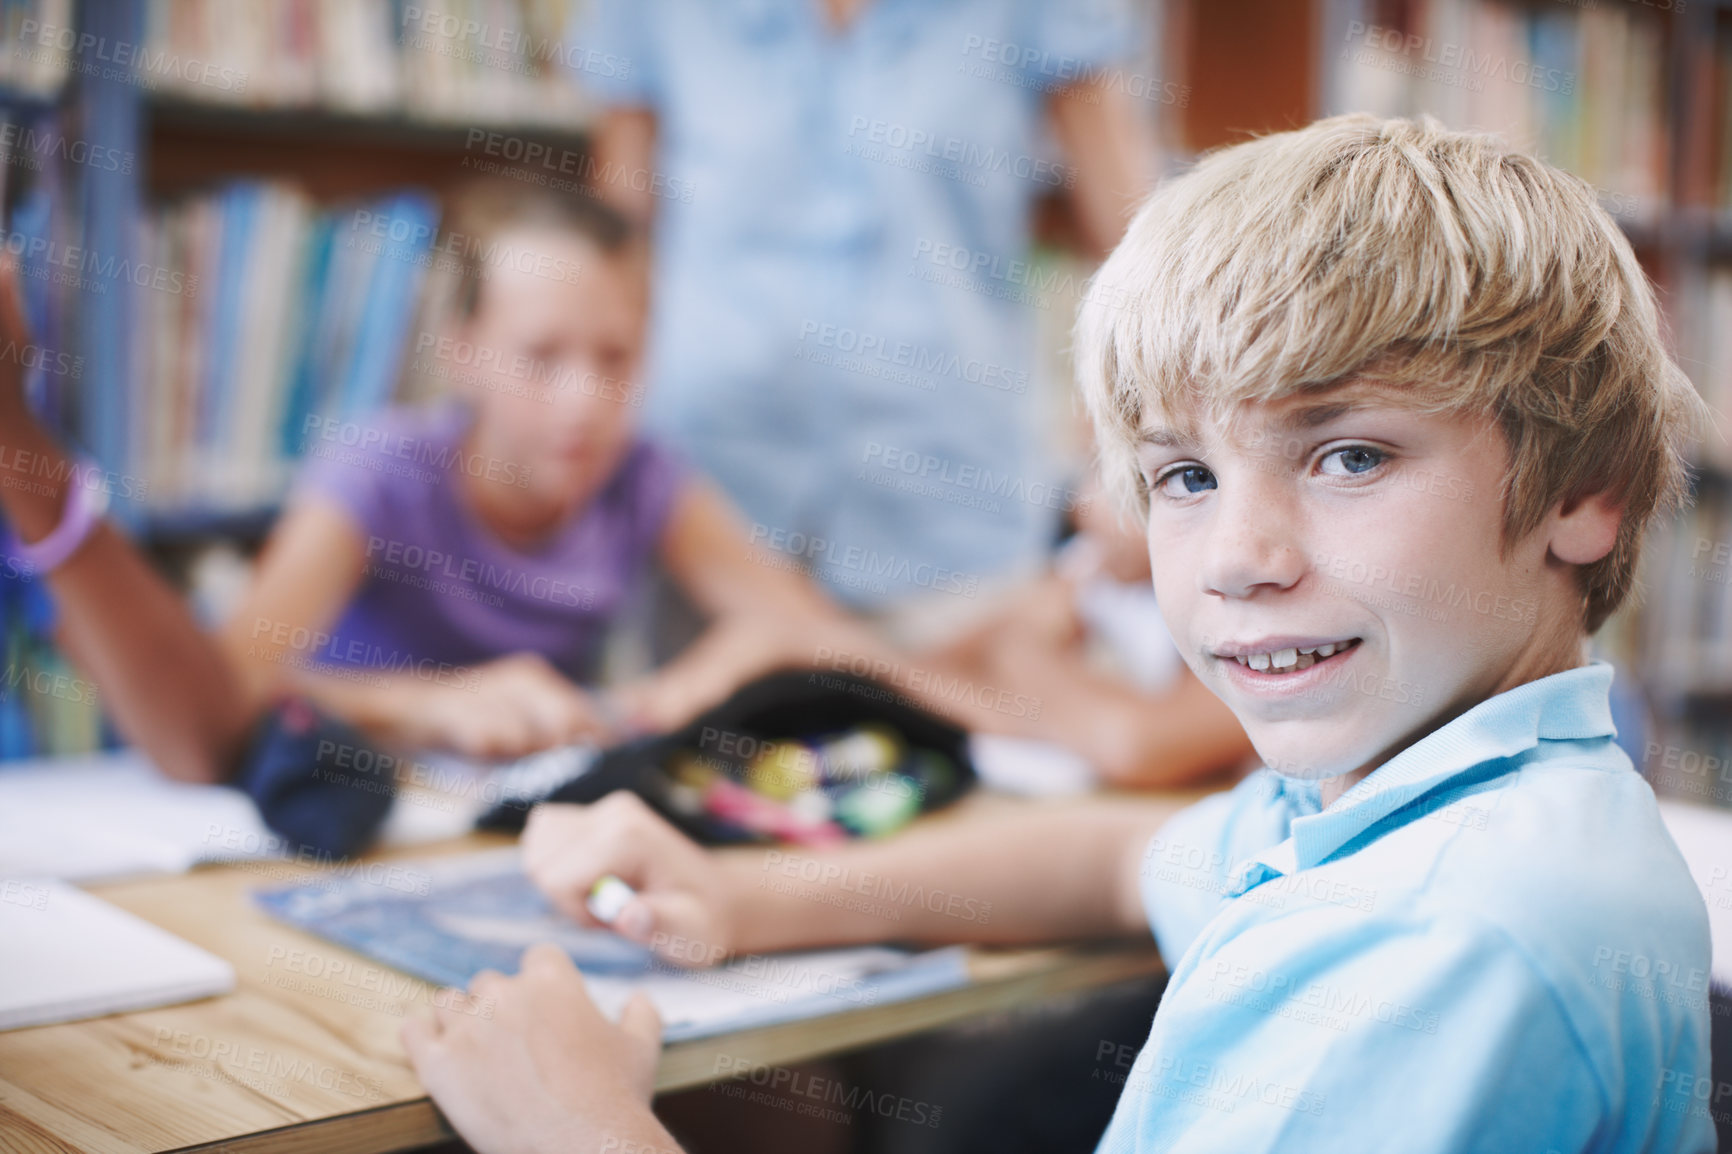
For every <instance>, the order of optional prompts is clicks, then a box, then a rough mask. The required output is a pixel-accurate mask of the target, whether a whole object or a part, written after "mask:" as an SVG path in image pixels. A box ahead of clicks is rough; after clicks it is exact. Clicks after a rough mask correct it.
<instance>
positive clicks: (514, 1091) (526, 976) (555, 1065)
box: [402, 943, 678, 1154]
mask: <svg viewBox="0 0 1732 1154" xmlns="http://www.w3.org/2000/svg"><path fill="white" fill-rule="evenodd" d="M402 1037H403V1047H404V1049H405V1050H407V1051H408V1053H409V1061H410V1063H411V1064H412V1065H413V1066H414V1067H415V1073H416V1075H417V1076H418V1077H419V1078H420V1079H421V1084H422V1085H423V1086H425V1087H426V1088H427V1092H428V1093H429V1094H431V1095H432V1097H433V1101H434V1102H435V1103H436V1104H437V1105H438V1106H439V1109H440V1110H441V1111H443V1112H444V1114H445V1117H446V1119H447V1120H448V1121H449V1122H450V1123H451V1125H452V1126H453V1127H454V1128H455V1129H456V1130H457V1132H458V1133H459V1134H461V1135H462V1136H463V1138H464V1140H465V1141H467V1142H468V1143H469V1144H470V1145H471V1146H473V1147H474V1148H475V1149H476V1150H478V1151H480V1152H481V1154H542V1152H544V1151H561V1152H566V1151H601V1150H632V1149H637V1150H645V1151H666V1152H668V1154H678V1151H677V1150H675V1148H674V1143H673V1140H672V1139H671V1138H669V1137H668V1134H667V1132H666V1131H665V1130H663V1129H662V1127H661V1125H660V1124H659V1123H658V1122H656V1120H655V1116H654V1115H653V1114H652V1113H651V1112H650V1105H649V1103H650V1095H651V1093H652V1091H653V1090H654V1088H655V1071H656V1061H657V1059H658V1058H659V1056H660V1052H661V1021H660V1019H659V1018H658V1017H657V1015H656V1012H655V1008H654V1007H653V1006H651V1005H650V1002H649V999H648V998H646V997H645V996H644V995H642V994H638V995H636V996H634V997H633V998H632V1000H631V1001H629V1002H627V1003H626V1005H625V1009H624V1010H623V1011H622V1013H621V1014H620V1020H619V1023H618V1024H617V1025H615V1024H614V1023H613V1022H610V1021H608V1020H607V1019H606V1018H605V1017H603V1016H602V1013H601V1011H600V1010H598V1009H596V1006H595V1003H594V1002H592V1001H591V1000H590V998H589V994H588V992H587V991H586V990H585V989H584V985H583V978H582V977H581V976H580V975H579V974H578V972H577V968H576V967H575V966H573V965H572V963H571V959H570V958H569V957H567V956H566V954H565V952H564V951H563V950H560V949H559V948H558V947H556V946H552V945H548V944H545V943H544V944H542V945H538V946H531V947H530V948H529V949H528V950H527V951H525V952H524V955H523V962H522V966H521V968H520V971H519V973H518V975H517V976H516V977H514V978H508V977H505V976H504V975H503V974H500V973H497V972H495V971H492V970H487V971H484V972H482V973H480V974H477V975H476V976H475V980H474V981H472V982H471V983H470V984H469V993H468V995H467V996H463V995H459V996H456V997H453V998H452V999H450V1000H449V1001H448V1002H446V1003H445V1004H443V1005H439V1006H436V1007H435V1008H434V1010H433V1014H432V1016H431V1017H430V1018H426V1017H418V1018H412V1019H410V1020H409V1021H407V1022H405V1023H404V1024H403V1031H402Z"/></svg>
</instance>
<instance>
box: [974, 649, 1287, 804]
mask: <svg viewBox="0 0 1732 1154" xmlns="http://www.w3.org/2000/svg"><path fill="white" fill-rule="evenodd" d="M1015 653H1016V650H1015V648H1014V646H1013V647H1010V648H1009V649H1008V650H1000V652H999V654H998V656H999V662H998V664H997V668H998V670H999V671H1000V674H999V679H1000V680H1002V681H1003V682H1004V683H1005V684H1007V685H1010V686H1014V687H1015V688H1016V689H1018V690H1021V691H1023V692H1024V693H1025V694H1026V695H1027V696H1028V697H1029V698H1030V699H1031V700H1033V701H1036V702H1038V703H1039V708H1038V711H1037V712H1035V714H1034V716H1032V717H1031V716H1029V715H1028V712H1029V711H1025V713H1024V715H1023V716H1021V717H1018V716H1015V715H1014V714H1005V713H1003V712H991V715H990V716H987V714H988V712H989V711H985V710H983V711H981V713H982V716H981V717H980V719H979V728H982V729H987V730H993V731H998V732H1006V733H1012V734H1016V735H1018V736H1024V737H1037V738H1044V739H1046V740H1049V741H1056V742H1058V743H1059V744H1060V745H1063V746H1065V747H1067V748H1069V749H1073V750H1075V751H1077V752H1078V753H1080V754H1082V755H1083V756H1084V757H1086V758H1087V759H1088V760H1089V763H1090V764H1092V765H1093V766H1094V767H1095V768H1096V769H1097V770H1099V771H1100V775H1101V778H1102V779H1103V780H1104V781H1105V782H1106V783H1107V784H1109V785H1112V786H1116V787H1118V788H1121V789H1163V788H1168V789H1170V788H1174V787H1178V786H1184V785H1189V784H1192V783H1194V782H1197V781H1199V780H1202V779H1204V778H1207V777H1209V776H1210V775H1211V774H1217V773H1220V772H1222V771H1223V770H1226V769H1229V768H1231V767H1233V766H1235V765H1239V764H1241V763H1243V762H1244V761H1245V760H1246V759H1247V758H1248V757H1249V756H1250V755H1251V754H1252V752H1253V750H1252V748H1251V742H1250V739H1249V738H1247V737H1246V736H1245V729H1244V727H1243V726H1241V725H1240V724H1239V721H1238V719H1237V718H1235V717H1234V716H1233V713H1232V711H1231V710H1229V709H1228V708H1227V706H1226V704H1225V703H1224V702H1223V701H1222V700H1221V699H1220V698H1219V697H1217V696H1215V694H1214V693H1213V692H1211V691H1210V690H1209V688H1208V686H1206V685H1204V684H1203V683H1202V682H1201V681H1198V680H1197V678H1196V677H1195V676H1194V675H1193V674H1192V673H1191V672H1190V670H1189V669H1181V671H1180V673H1179V676H1178V677H1177V678H1176V679H1175V681H1174V683H1173V685H1172V686H1171V688H1168V689H1164V690H1162V691H1161V692H1159V693H1150V692H1146V691H1144V690H1142V689H1139V688H1137V687H1136V686H1133V685H1130V684H1127V683H1126V682H1124V681H1122V680H1120V679H1118V678H1114V677H1108V676H1103V675H1101V674H1100V673H1098V672H1096V671H1095V670H1094V669H1092V668H1090V667H1089V666H1088V663H1087V662H1086V661H1084V660H1082V659H1081V657H1080V655H1078V654H1075V653H1069V652H1058V653H1055V652H1052V651H1049V650H1040V649H1036V650H1032V651H1025V652H1024V653H1023V654H1022V655H1021V656H1020V658H1017V657H1012V655H1013V654H1015Z"/></svg>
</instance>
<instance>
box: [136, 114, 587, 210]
mask: <svg viewBox="0 0 1732 1154" xmlns="http://www.w3.org/2000/svg"><path fill="white" fill-rule="evenodd" d="M144 119H145V124H144V137H145V150H144V155H145V156H146V157H147V158H148V160H147V169H148V171H147V173H146V177H145V182H146V187H147V190H148V192H149V193H150V194H151V195H153V196H173V195H178V194H180V193H184V192H189V191H193V190H196V189H203V188H208V187H211V186H213V185H216V184H220V183H222V182H223V181H226V180H230V179H233V178H234V177H236V176H253V177H261V178H275V179H287V180H293V181H295V182H297V183H299V184H300V185H302V186H303V187H304V188H306V189H307V191H308V192H309V193H311V194H312V195H313V196H315V197H319V198H322V199H327V198H337V197H348V196H366V195H370V194H374V193H378V192H383V191H386V190H389V189H396V188H401V187H403V186H404V185H419V186H422V187H426V188H431V189H433V190H435V191H438V190H441V189H445V188H449V187H450V186H451V185H453V184H456V183H459V182H461V181H462V180H464V179H466V178H468V177H471V176H474V175H476V171H477V170H476V169H475V168H474V167H473V165H474V164H475V163H476V162H483V161H489V160H497V150H495V151H494V152H492V153H489V152H488V151H486V150H485V148H484V147H483V145H482V143H481V140H480V138H478V137H477V136H476V135H475V134H476V133H477V132H489V133H503V134H505V135H507V136H510V137H512V138H514V139H517V140H521V141H523V142H525V143H526V144H528V143H534V144H539V145H543V146H545V147H546V148H547V149H549V150H550V151H551V152H552V153H554V154H555V155H558V154H561V153H567V152H569V153H577V154H584V153H587V152H588V149H589V135H588V133H587V131H586V130H585V128H584V127H583V126H573V127H572V128H571V129H569V130H561V129H558V128H556V127H550V126H548V125H544V124H542V125H467V124H451V123H446V122H441V121H434V120H428V119H423V118H417V117H412V116H403V115H399V114H386V115H377V116H368V115H361V114H355V113H348V112H340V111H336V110H332V109H328V108H264V109H260V108H248V107H245V106H241V105H225V104H214V103H207V102H199V101H190V100H176V99H162V98H152V99H150V100H148V101H146V102H145V103H144ZM466 161H468V162H469V163H465V162H466Z"/></svg>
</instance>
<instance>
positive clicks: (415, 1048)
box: [397, 1014, 439, 1064]
mask: <svg viewBox="0 0 1732 1154" xmlns="http://www.w3.org/2000/svg"><path fill="white" fill-rule="evenodd" d="M397 1036H398V1037H399V1038H401V1039H402V1040H403V1049H404V1051H405V1052H406V1053H407V1054H408V1055H409V1061H410V1062H411V1063H414V1064H419V1063H420V1062H421V1061H423V1060H424V1059H425V1057H426V1055H427V1053H428V1051H429V1050H431V1049H432V1047H433V1046H434V1045H435V1044H436V1043H437V1042H438V1040H439V1023H438V1022H437V1021H436V1020H435V1019H434V1018H433V1016H432V1015H431V1014H417V1015H415V1016H414V1017H413V1018H409V1019H406V1020H405V1021H404V1022H403V1028H402V1029H400V1030H398V1031H397Z"/></svg>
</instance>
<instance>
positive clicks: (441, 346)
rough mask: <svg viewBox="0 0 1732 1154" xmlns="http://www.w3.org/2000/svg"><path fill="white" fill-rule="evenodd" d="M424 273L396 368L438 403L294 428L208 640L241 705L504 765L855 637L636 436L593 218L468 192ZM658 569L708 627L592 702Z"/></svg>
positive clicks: (728, 512)
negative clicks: (255, 537)
mask: <svg viewBox="0 0 1732 1154" xmlns="http://www.w3.org/2000/svg"><path fill="white" fill-rule="evenodd" d="M434 255H435V257H436V258H437V259H440V260H449V261H454V262H456V263H457V265H458V266H459V270H460V272H459V280H458V284H459V286H460V292H459V300H458V307H457V308H456V310H455V312H456V321H455V323H454V324H453V325H452V326H450V328H449V329H448V330H447V331H445V332H442V333H438V334H421V335H419V336H418V337H417V339H416V341H415V345H416V355H417V356H418V357H420V358H422V359H423V360H424V362H425V364H426V367H427V368H428V369H429V370H430V375H433V376H438V377H444V378H446V379H448V380H451V381H453V382H454V388H453V389H452V390H451V391H452V392H453V393H454V394H455V395H454V396H452V397H451V398H449V399H448V400H447V401H446V402H444V403H443V404H440V405H438V406H434V407H431V408H426V409H422V410H410V409H393V410H387V411H385V412H384V413H381V414H377V415H374V416H371V417H367V418H363V419H360V420H358V421H341V420H336V419H324V418H313V419H309V420H308V421H307V423H306V426H305V428H304V429H303V430H302V436H303V440H304V444H303V449H304V453H305V456H306V458H307V464H306V467H305V470H304V472H303V474H302V476H301V478H300V481H299V483H298V485H297V486H296V488H295V490H294V493H293V495H292V498H291V500H290V502H289V505H288V509H287V511H286V512H285V513H284V515H283V517H282V519H281V521H280V522H279V523H278V525H277V527H276V530H275V531H274V533H273V534H272V536H271V540H270V542H269V543H268V545H267V547H266V549H265V551H264V554H263V556H262V558H261V561H260V564H259V568H258V573H257V576H256V579H255V581H254V583H253V586H252V588H251V589H250V591H249V593H248V595H247V597H246V598H245V600H244V603H243V604H242V606H241V607H240V609H239V611H238V612H237V613H236V614H235V616H234V618H233V619H232V620H231V621H230V622H229V623H228V624H227V626H225V628H224V630H223V634H222V640H223V643H224V645H225V648H227V650H228V651H229V653H230V654H231V656H232V657H233V658H235V663H236V665H237V667H238V668H240V669H241V670H242V671H243V681H244V682H245V684H246V685H247V687H248V690H249V692H250V694H251V695H252V696H253V697H254V698H255V699H260V700H263V699H267V698H268V697H269V696H270V695H271V694H272V693H275V692H278V691H281V690H283V689H290V690H293V691H296V692H299V693H301V694H304V695H306V696H307V697H310V698H311V699H312V700H314V701H315V702H316V703H317V704H318V705H320V706H321V707H322V708H324V709H326V710H328V711H329V712H331V713H334V714H336V715H338V716H340V717H342V718H344V719H346V720H348V721H351V722H354V723H356V724H358V725H361V726H362V727H364V728H366V729H367V730H369V731H370V732H372V733H374V734H376V735H379V736H381V737H384V738H387V739H395V740H399V741H402V742H404V743H406V744H411V745H415V746H422V747H443V748H451V749H455V750H458V751H460V752H463V753H468V754H471V755H476V756H486V757H504V756H512V755H515V754H519V753H523V752H527V751H530V750H533V749H537V748H541V747H544V746H547V745H550V744H554V743H558V742H563V741H570V740H573V739H577V738H580V737H596V738H603V739H605V738H608V737H611V736H616V735H617V731H618V730H619V729H620V728H621V727H622V726H623V727H625V728H636V727H658V726H662V725H668V724H673V723H675V722H677V721H680V720H683V719H684V717H686V716H689V715H690V713H692V712H694V711H695V710H696V709H697V708H700V707H701V706H702V705H705V704H708V703H709V702H711V701H713V700H716V699H718V698H720V697H721V696H723V695H725V694H726V693H727V692H728V691H729V690H730V689H732V688H733V687H734V686H735V685H737V684H738V683H739V682H740V681H741V680H743V679H745V678H746V677H748V676H750V675H751V674H754V673H756V672H759V671H762V670H764V669H767V668H769V667H771V666H774V665H777V664H785V663H805V662H809V661H810V660H811V659H812V646H813V644H814V640H813V638H814V634H815V633H816V634H818V635H823V634H826V633H833V631H834V630H837V629H840V630H843V631H844V632H846V633H848V634H849V636H851V637H853V638H854V641H852V642H851V644H856V645H858V644H868V642H867V641H866V640H865V639H864V638H863V637H860V636H858V635H856V634H855V632H854V631H853V630H852V629H850V628H849V627H848V626H847V625H846V624H845V623H844V622H843V619H842V618H841V617H840V615H838V614H837V613H835V612H834V611H833V610H832V609H831V608H830V606H829V604H828V603H827V602H826V600H825V599H824V598H823V596H822V595H821V594H819V593H818V592H816V590H815V589H814V588H813V586H812V585H810V584H809V583H808V582H807V581H806V580H805V579H804V578H803V577H802V576H801V575H799V574H797V573H792V572H789V571H787V570H786V569H782V568H777V567H774V566H771V565H766V564H763V563H761V561H760V559H759V554H758V553H757V552H756V551H755V550H754V549H753V547H752V545H751V543H750V540H749V534H748V531H747V529H746V527H745V526H744V525H743V524H742V523H741V521H740V519H739V517H738V515H737V514H736V513H735V512H734V510H733V509H732V508H731V507H730V506H729V504H728V503H727V501H726V500H725V499H724V498H723V497H722V496H721V495H720V494H719V493H718V491H717V490H715V489H714V488H712V487H711V486H710V485H709V484H708V483H707V482H705V481H703V480H702V479H700V478H699V477H697V476H696V475H694V474H693V473H691V472H690V471H688V470H687V469H686V468H685V467H683V466H682V465H681V464H680V463H679V462H678V461H677V460H675V459H674V458H673V457H672V456H671V455H670V454H669V453H668V452H667V451H666V450H664V449H662V448H660V447H658V446H656V445H654V444H652V443H650V442H648V441H645V440H643V439H642V438H640V437H639V436H638V435H637V434H636V432H635V428H634V427H635V424H636V417H637V414H638V409H639V405H640V403H641V395H640V393H639V391H638V387H637V386H636V385H635V384H633V383H632V382H634V381H635V380H636V379H637V375H636V370H637V363H638V356H639V349H640V345H641V333H642V327H643V314H644V304H643V291H642V282H641V277H640V276H639V275H638V268H637V264H636V261H635V259H634V252H633V246H632V244H631V242H630V237H629V230H628V228H627V226H626V225H625V224H624V222H623V221H622V220H620V219H619V218H618V217H616V216H614V215H613V213H612V212H610V211H609V210H608V209H606V208H604V207H602V206H601V205H600V204H599V203H596V202H590V201H584V200H578V199H575V198H573V199H567V198H562V197H556V196H553V195H550V194H547V193H545V192H540V191H536V190H534V189H531V188H529V187H528V186H518V185H516V184H506V183H504V182H499V183H495V184H487V185H482V186H478V188H477V189H475V190H472V191H471V194H470V195H469V196H468V197H467V198H466V199H465V200H464V201H462V202H461V204H460V206H459V209H458V211H457V213H456V215H455V217H454V219H453V221H452V223H451V224H450V226H449V227H448V228H447V230H446V232H445V236H444V237H443V238H442V240H441V242H440V244H439V246H438V248H437V250H436V252H435V254H434ZM654 562H660V564H661V565H662V566H663V567H664V568H665V569H666V570H667V572H668V573H669V574H670V575H671V577H672V578H673V579H674V580H675V581H676V582H677V583H678V584H679V585H680V586H681V587H682V589H683V591H684V592H685V594H686V595H687V597H688V598H689V599H690V600H691V601H692V602H693V603H694V604H695V605H696V606H697V607H698V609H699V610H700V611H702V612H704V613H706V614H707V615H708V616H709V617H710V619H711V624H710V627H709V629H708V631H707V633H705V634H704V635H703V636H701V637H700V638H699V640H698V641H697V642H696V643H694V644H693V645H692V646H691V647H690V648H689V649H688V650H687V651H686V652H685V653H683V654H682V655H681V656H680V658H679V659H677V660H676V661H674V662H673V663H672V664H670V665H669V666H667V667H665V668H664V669H662V670H660V671H658V672H657V673H656V674H654V675H652V676H650V677H648V678H647V679H645V680H643V681H641V682H638V683H636V684H632V685H627V686H624V687H621V688H619V689H618V690H616V691H614V692H613V693H612V694H611V695H609V696H607V697H606V698H604V697H603V696H602V695H600V694H598V693H596V692H595V691H593V690H592V689H588V688H584V687H583V684H582V683H585V682H588V681H590V680H592V679H593V677H594V676H595V673H596V665H597V660H598V657H599V653H598V650H599V648H600V643H601V639H602V635H603V631H604V629H605V627H606V625H607V623H608V621H609V620H610V619H611V618H612V617H613V616H614V615H615V614H617V613H618V612H619V610H620V609H621V608H622V607H623V606H624V604H625V603H626V601H627V599H628V596H629V594H630V593H631V591H632V589H633V588H634V587H635V586H636V585H637V584H638V583H639V582H640V580H641V579H642V578H643V576H644V574H645V573H646V572H647V571H648V570H649V568H650V566H651V565H652V563H654Z"/></svg>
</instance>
